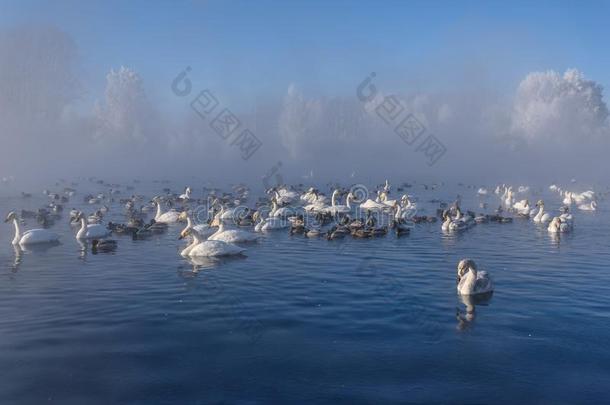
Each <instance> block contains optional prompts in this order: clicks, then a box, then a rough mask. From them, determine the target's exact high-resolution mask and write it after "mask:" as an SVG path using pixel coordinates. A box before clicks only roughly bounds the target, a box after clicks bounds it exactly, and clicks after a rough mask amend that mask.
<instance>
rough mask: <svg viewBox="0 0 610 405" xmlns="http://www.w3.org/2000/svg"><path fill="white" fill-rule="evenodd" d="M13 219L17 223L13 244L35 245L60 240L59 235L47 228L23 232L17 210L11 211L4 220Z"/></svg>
mask: <svg viewBox="0 0 610 405" xmlns="http://www.w3.org/2000/svg"><path fill="white" fill-rule="evenodd" d="M10 221H13V224H14V225H15V237H14V238H13V242H12V243H13V245H20V246H27V245H35V244H38V243H54V242H58V241H59V236H58V235H57V234H56V233H54V232H51V231H49V230H47V229H31V230H29V231H25V232H24V233H23V234H22V233H21V228H20V227H19V220H18V217H17V214H16V213H15V212H9V214H8V215H7V216H6V219H5V220H4V222H10Z"/></svg>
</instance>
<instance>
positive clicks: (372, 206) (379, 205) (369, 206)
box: [360, 191, 388, 211]
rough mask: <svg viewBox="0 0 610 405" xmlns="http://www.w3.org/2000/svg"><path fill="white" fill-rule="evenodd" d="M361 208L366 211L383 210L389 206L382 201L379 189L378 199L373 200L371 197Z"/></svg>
mask: <svg viewBox="0 0 610 405" xmlns="http://www.w3.org/2000/svg"><path fill="white" fill-rule="evenodd" d="M360 208H361V209H363V210H366V211H382V210H384V209H386V208H388V206H387V205H386V204H384V203H383V202H381V192H379V191H378V192H377V199H376V201H373V200H371V199H370V198H369V199H367V200H366V201H365V202H363V203H362V204H360Z"/></svg>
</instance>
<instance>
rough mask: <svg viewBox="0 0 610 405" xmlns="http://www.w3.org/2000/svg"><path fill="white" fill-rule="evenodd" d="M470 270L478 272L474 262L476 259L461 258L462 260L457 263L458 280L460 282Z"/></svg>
mask: <svg viewBox="0 0 610 405" xmlns="http://www.w3.org/2000/svg"><path fill="white" fill-rule="evenodd" d="M469 270H472V271H473V272H474V273H475V274H476V272H477V265H476V264H475V263H474V260H472V259H462V260H460V262H459V263H458V265H457V282H458V283H459V282H460V280H461V279H462V277H464V275H465V274H466V273H468V271H469Z"/></svg>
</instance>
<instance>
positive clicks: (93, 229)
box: [76, 212, 110, 240]
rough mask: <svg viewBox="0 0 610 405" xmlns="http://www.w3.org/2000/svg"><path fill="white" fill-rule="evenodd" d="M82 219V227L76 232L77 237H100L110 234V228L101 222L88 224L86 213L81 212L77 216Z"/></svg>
mask: <svg viewBox="0 0 610 405" xmlns="http://www.w3.org/2000/svg"><path fill="white" fill-rule="evenodd" d="M77 218H78V219H79V220H80V229H79V230H78V232H77V233H76V239H78V240H83V239H100V238H104V237H106V236H108V235H110V230H108V229H107V228H105V227H104V226H103V225H100V224H89V225H88V224H87V220H86V219H85V214H83V213H82V212H80V213H79V214H78V217H77Z"/></svg>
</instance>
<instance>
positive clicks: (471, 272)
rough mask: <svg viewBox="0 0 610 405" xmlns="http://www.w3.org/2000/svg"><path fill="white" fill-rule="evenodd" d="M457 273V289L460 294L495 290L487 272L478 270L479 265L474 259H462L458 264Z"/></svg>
mask: <svg viewBox="0 0 610 405" xmlns="http://www.w3.org/2000/svg"><path fill="white" fill-rule="evenodd" d="M457 275H458V277H457V291H458V294H460V295H477V294H489V293H491V292H492V291H493V290H494V288H493V283H492V281H491V278H490V277H489V276H488V275H487V272H485V271H477V266H476V264H475V263H474V261H473V260H470V259H462V260H460V262H459V263H458V266H457Z"/></svg>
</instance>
